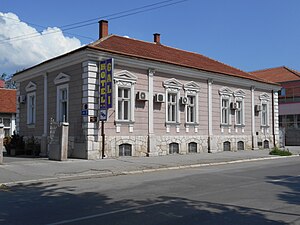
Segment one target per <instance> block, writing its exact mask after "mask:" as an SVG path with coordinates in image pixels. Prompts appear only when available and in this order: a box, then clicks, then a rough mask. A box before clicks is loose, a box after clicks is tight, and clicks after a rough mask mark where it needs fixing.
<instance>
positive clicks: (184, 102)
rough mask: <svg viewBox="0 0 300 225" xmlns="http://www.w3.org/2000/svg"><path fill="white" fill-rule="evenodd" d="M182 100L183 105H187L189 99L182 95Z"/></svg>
mask: <svg viewBox="0 0 300 225" xmlns="http://www.w3.org/2000/svg"><path fill="white" fill-rule="evenodd" d="M180 102H181V104H182V105H186V104H188V102H189V99H188V98H187V97H181V99H180Z"/></svg>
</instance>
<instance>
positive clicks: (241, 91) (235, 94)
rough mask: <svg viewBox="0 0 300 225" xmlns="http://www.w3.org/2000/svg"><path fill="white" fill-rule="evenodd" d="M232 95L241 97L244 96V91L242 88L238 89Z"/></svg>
mask: <svg viewBox="0 0 300 225" xmlns="http://www.w3.org/2000/svg"><path fill="white" fill-rule="evenodd" d="M233 95H234V97H241V98H244V97H245V96H246V93H245V92H244V91H243V90H242V89H238V90H236V91H235V92H234V93H233Z"/></svg>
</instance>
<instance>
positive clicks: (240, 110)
mask: <svg viewBox="0 0 300 225" xmlns="http://www.w3.org/2000/svg"><path fill="white" fill-rule="evenodd" d="M233 95H234V98H235V104H236V109H235V125H238V126H242V125H245V119H244V118H245V116H244V98H245V96H246V93H245V92H244V91H243V90H242V89H238V90H236V91H235V92H234V93H233Z"/></svg>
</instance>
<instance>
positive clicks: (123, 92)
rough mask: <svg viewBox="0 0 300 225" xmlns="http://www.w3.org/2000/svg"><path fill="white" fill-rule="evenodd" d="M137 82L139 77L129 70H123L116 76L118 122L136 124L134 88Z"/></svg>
mask: <svg viewBox="0 0 300 225" xmlns="http://www.w3.org/2000/svg"><path fill="white" fill-rule="evenodd" d="M136 80H137V77H136V76H135V75H134V74H132V73H131V72H129V71H127V70H121V71H118V72H116V73H115V74H114V81H115V86H114V87H115V102H116V104H115V112H116V113H115V121H116V122H126V123H133V122H134V107H135V101H134V99H135V93H134V86H135V83H136ZM116 125H117V127H118V126H120V123H117V124H116ZM130 125H131V124H130Z"/></svg>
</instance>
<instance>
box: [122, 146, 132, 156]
mask: <svg viewBox="0 0 300 225" xmlns="http://www.w3.org/2000/svg"><path fill="white" fill-rule="evenodd" d="M131 155H132V146H131V144H121V145H119V156H131Z"/></svg>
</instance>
